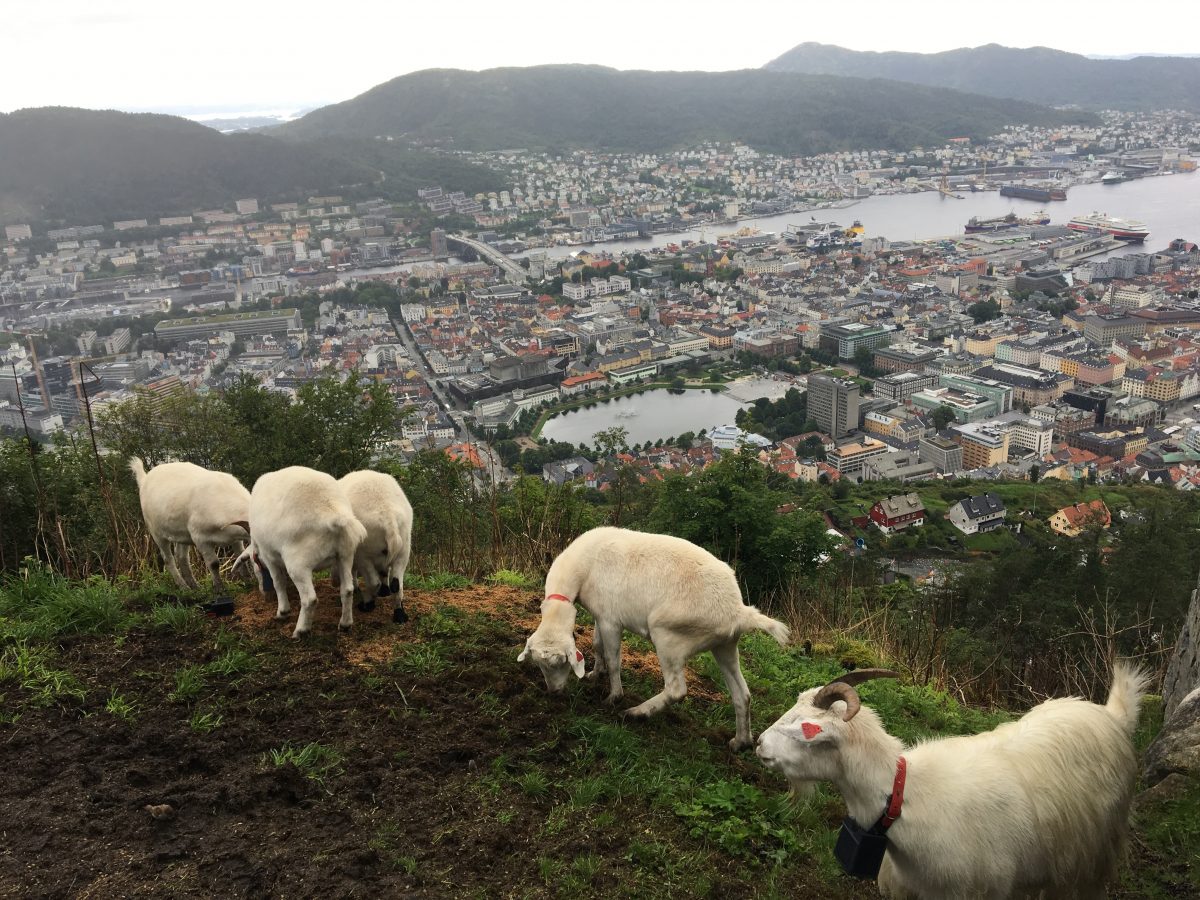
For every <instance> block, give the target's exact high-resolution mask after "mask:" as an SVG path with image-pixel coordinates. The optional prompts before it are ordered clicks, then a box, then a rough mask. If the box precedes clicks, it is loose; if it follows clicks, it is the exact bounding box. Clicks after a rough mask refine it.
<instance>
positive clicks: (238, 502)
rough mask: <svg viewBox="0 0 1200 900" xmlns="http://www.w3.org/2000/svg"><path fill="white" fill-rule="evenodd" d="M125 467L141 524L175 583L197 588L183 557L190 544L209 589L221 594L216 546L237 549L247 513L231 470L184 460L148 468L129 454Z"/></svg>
mask: <svg viewBox="0 0 1200 900" xmlns="http://www.w3.org/2000/svg"><path fill="white" fill-rule="evenodd" d="M129 469H130V471H131V472H133V475H134V478H136V479H137V485H138V499H139V500H140V501H141V505H142V517H143V518H144V519H145V520H146V528H147V529H148V530H149V532H150V537H151V538H153V539H154V543H155V544H157V545H158V550H159V552H160V553H161V554H162V558H163V563H164V565H165V566H166V568H167V571H168V572H170V573H171V577H172V578H174V579H175V583H176V584H177V585H179V587H181V588H183V589H184V590H187V589H188V588H192V589H195V588H197V587H198V585H197V584H196V579H195V578H194V577H193V576H192V567H191V563H190V562H189V561H188V547H190V546H195V548H196V549H197V550H198V551H199V553H200V556H201V557H202V558H203V559H204V564H205V565H206V566H208V571H209V572H211V573H212V580H213V591H215V592H216V593H221V592H222V591H223V590H224V588H225V585H224V584H223V582H222V581H221V563H220V560H219V558H218V557H217V548H218V547H226V546H230V545H237V546H238V547H239V548H241V546H242V544H243V542H244V541H245V540H246V537H247V531H246V529H245V528H244V527H243V526H242V525H240V524H237V523H239V522H244V521H245V520H246V519H247V517H248V516H249V511H250V492H249V491H248V490H246V489H245V488H244V487H242V484H241V482H240V481H238V480H237V479H236V478H234V477H233V476H232V475H229V474H227V473H225V472H210V471H209V470H208V469H204V468H201V467H200V466H197V465H193V464H192V463H187V462H171V463H163V464H161V465H158V466H155V467H154V468H153V469H151V470H150V471H149V472H147V471H146V467H145V466H144V465H143V464H142V461H141V460H140V459H138V458H137V457H136V456H134V457H131V458H130V460H129Z"/></svg>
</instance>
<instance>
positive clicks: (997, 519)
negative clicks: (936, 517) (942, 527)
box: [946, 491, 1008, 534]
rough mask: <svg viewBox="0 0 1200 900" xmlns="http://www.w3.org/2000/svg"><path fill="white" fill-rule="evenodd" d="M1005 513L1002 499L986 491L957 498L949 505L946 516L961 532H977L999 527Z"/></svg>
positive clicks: (1002, 522)
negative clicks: (955, 501)
mask: <svg viewBox="0 0 1200 900" xmlns="http://www.w3.org/2000/svg"><path fill="white" fill-rule="evenodd" d="M1007 513H1008V511H1007V510H1006V509H1005V508H1004V501H1003V500H1001V499H1000V498H999V497H997V496H996V495H995V494H993V493H992V492H991V491H988V492H987V493H985V494H979V495H977V496H975V497H967V498H965V499H963V500H959V501H958V502H957V503H955V504H954V505H953V506H952V507H950V510H949V512H947V513H946V518H947V519H949V520H950V524H951V525H953V526H954V527H955V528H957V529H958V530H959V531H961V532H962V533H963V534H979V533H980V532H984V531H993V530H995V529H997V528H999V527H1000V526H1001V525H1003V524H1004V517H1005V516H1006V515H1007Z"/></svg>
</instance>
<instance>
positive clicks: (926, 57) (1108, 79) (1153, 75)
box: [763, 43, 1200, 111]
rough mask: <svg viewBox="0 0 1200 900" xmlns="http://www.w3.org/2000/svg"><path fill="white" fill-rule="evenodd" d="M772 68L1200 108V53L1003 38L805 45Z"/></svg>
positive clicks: (1102, 104)
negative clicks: (950, 43)
mask: <svg viewBox="0 0 1200 900" xmlns="http://www.w3.org/2000/svg"><path fill="white" fill-rule="evenodd" d="M763 68H764V69H765V70H767V71H772V72H798V73H805V74H811V75H841V76H851V77H860V78H886V79H889V80H894V81H902V82H910V83H913V84H925V85H937V86H941V87H946V88H953V89H955V90H960V91H969V92H972V93H976V94H983V95H986V96H988V97H1004V98H1009V99H1015V100H1024V101H1027V102H1030V103H1040V104H1049V105H1054V106H1066V105H1076V106H1082V107H1085V108H1088V109H1103V108H1110V109H1124V110H1148V109H1186V110H1193V111H1200V58H1196V57H1186V56H1139V57H1136V58H1133V59H1094V58H1090V57H1087V56H1081V55H1079V54H1077V53H1066V52H1064V51H1062V50H1052V49H1050V48H1048V47H1030V48H1027V49H1018V48H1014V47H1002V46H1000V45H999V44H985V45H984V46H982V47H964V48H961V49H958V50H947V51H945V52H943V53H901V52H889V53H877V52H872V51H859V50H847V49H845V48H844V47H836V46H833V45H831V44H817V43H804V44H800V45H798V46H796V47H793V48H792V49H791V50H789V51H788V52H787V53H784V54H783V55H782V56H780V57H778V58H776V59H773V60H771V61H770V62H769V63H767V64H766V65H765V66H763Z"/></svg>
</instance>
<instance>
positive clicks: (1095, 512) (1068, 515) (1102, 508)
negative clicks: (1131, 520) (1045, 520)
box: [1050, 500, 1112, 537]
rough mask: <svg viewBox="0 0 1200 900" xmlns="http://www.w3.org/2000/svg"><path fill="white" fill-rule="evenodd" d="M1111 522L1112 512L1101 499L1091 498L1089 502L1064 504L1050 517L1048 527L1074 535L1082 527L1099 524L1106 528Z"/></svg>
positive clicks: (1070, 535)
mask: <svg viewBox="0 0 1200 900" xmlns="http://www.w3.org/2000/svg"><path fill="white" fill-rule="evenodd" d="M1111 524H1112V514H1111V513H1110V512H1109V511H1108V507H1107V506H1106V505H1105V504H1104V501H1103V500H1093V501H1091V502H1090V503H1076V504H1075V505H1074V506H1064V507H1063V508H1062V509H1060V510H1059V511H1058V512H1056V513H1055V514H1054V515H1052V516H1051V517H1050V528H1051V529H1052V530H1053V531H1055V532H1057V533H1058V534H1062V535H1066V536H1067V537H1075V536H1076V535H1078V534H1080V533H1081V532H1082V531H1083V529H1085V528H1090V527H1092V526H1094V525H1099V526H1100V527H1101V528H1108V527H1109V526H1110V525H1111Z"/></svg>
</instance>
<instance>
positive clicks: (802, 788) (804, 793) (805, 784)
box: [788, 778, 817, 803]
mask: <svg viewBox="0 0 1200 900" xmlns="http://www.w3.org/2000/svg"><path fill="white" fill-rule="evenodd" d="M788 787H789V788H790V790H789V791H788V795H789V796H790V797H791V798H792V800H793V801H795V802H796V803H805V802H807V801H808V800H809V799H810V798H811V797H812V795H813V794H815V793H816V792H817V783H816V782H815V781H793V780H792V779H790V778H789V779H788Z"/></svg>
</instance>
